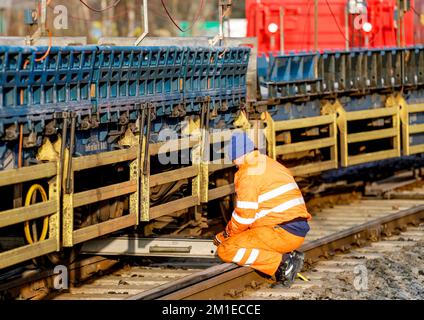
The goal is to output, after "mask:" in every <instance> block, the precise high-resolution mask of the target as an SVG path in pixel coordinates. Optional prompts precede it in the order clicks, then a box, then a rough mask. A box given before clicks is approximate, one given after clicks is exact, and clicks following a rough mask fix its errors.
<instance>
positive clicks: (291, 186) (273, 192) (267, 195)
mask: <svg viewBox="0 0 424 320" xmlns="http://www.w3.org/2000/svg"><path fill="white" fill-rule="evenodd" d="M294 189H298V186H297V184H296V182H292V183H288V184H285V185H283V186H281V187H278V188H276V189H274V190H271V191H269V192H267V193H264V194H262V195H260V196H259V197H258V202H259V203H261V202H264V201H267V200H271V199H272V198H275V197H278V196H280V195H282V194H284V193H286V192H288V191H291V190H294Z"/></svg>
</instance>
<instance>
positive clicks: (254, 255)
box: [244, 249, 259, 266]
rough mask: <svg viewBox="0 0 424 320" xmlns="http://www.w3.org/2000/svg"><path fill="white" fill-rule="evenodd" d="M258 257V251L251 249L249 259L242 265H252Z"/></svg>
mask: <svg viewBox="0 0 424 320" xmlns="http://www.w3.org/2000/svg"><path fill="white" fill-rule="evenodd" d="M258 256H259V250H258V249H252V252H251V253H250V256H249V258H248V259H247V261H246V263H245V264H244V265H245V266H250V265H251V264H253V263H254V262H255V261H256V259H257V258H258Z"/></svg>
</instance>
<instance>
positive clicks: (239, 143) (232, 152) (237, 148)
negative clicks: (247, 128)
mask: <svg viewBox="0 0 424 320" xmlns="http://www.w3.org/2000/svg"><path fill="white" fill-rule="evenodd" d="M253 150H255V145H254V144H253V142H252V140H250V138H249V137H248V136H247V134H246V133H245V132H242V131H235V132H234V133H233V134H232V136H231V140H230V142H229V143H228V145H227V148H226V154H227V157H228V159H229V160H230V161H234V160H235V159H237V158H240V157H241V156H244V155H246V154H248V153H249V152H252V151H253Z"/></svg>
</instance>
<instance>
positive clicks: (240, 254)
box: [233, 248, 246, 263]
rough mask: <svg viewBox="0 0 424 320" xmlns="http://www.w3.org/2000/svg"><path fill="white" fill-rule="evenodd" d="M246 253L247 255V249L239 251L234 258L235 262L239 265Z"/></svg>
mask: <svg viewBox="0 0 424 320" xmlns="http://www.w3.org/2000/svg"><path fill="white" fill-rule="evenodd" d="M245 253H246V248H240V249H238V250H237V253H236V255H235V256H234V258H233V262H234V263H239V262H240V261H241V259H243V257H244V254H245Z"/></svg>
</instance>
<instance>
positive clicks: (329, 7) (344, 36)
mask: <svg viewBox="0 0 424 320" xmlns="http://www.w3.org/2000/svg"><path fill="white" fill-rule="evenodd" d="M325 2H326V3H327V7H328V9H329V10H330V13H331V15H332V16H333V19H334V22H335V23H336V25H337V28H338V29H339V31H340V34H341V35H342V36H343V38H344V39H345V41H347V42H348V43H349V46H350V40H348V39H347V38H346V35H345V34H344V32H343V30H342V29H341V27H340V25H339V23H338V22H337V18H336V15H335V14H334V12H333V10H332V9H331V6H330V4H329V3H328V0H325Z"/></svg>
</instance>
